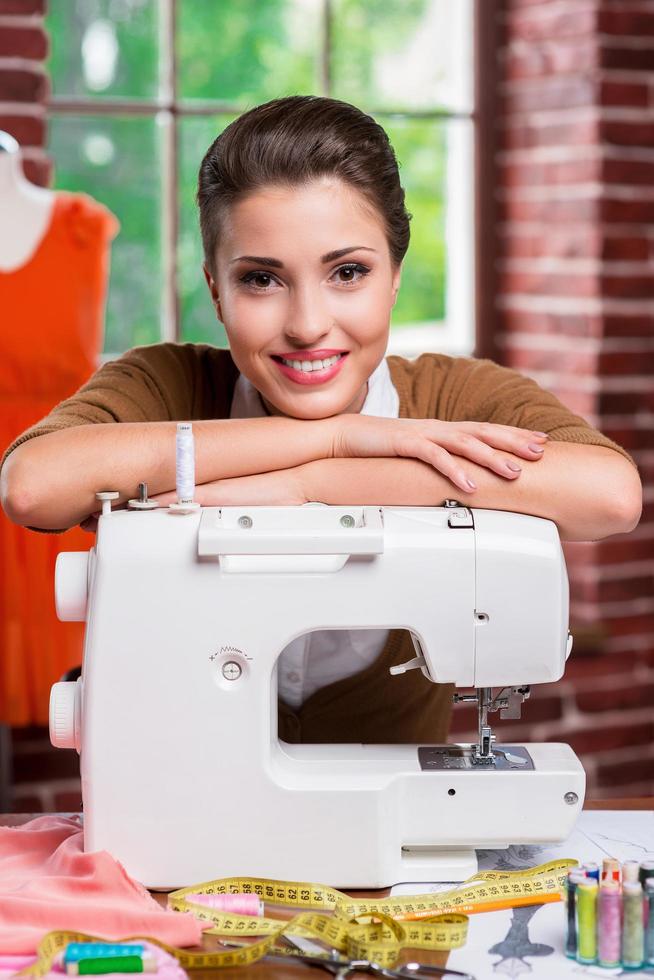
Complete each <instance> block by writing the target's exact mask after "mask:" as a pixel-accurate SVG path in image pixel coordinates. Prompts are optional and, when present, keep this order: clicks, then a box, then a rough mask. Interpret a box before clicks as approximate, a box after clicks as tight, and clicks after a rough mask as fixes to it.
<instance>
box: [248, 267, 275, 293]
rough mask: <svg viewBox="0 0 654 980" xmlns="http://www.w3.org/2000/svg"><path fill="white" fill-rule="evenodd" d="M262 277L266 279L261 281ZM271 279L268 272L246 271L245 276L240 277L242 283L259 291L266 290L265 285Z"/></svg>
mask: <svg viewBox="0 0 654 980" xmlns="http://www.w3.org/2000/svg"><path fill="white" fill-rule="evenodd" d="M262 279H264V280H266V281H265V282H263V283H262V282H261V280H262ZM271 281H272V276H271V275H270V274H269V273H268V272H248V274H247V275H246V276H243V277H242V278H241V282H242V283H243V284H244V285H246V286H250V287H251V288H252V289H254V290H258V291H259V292H260V293H263V292H266V291H267V289H266V287H267V286H268V285H269V284H270V282H271Z"/></svg>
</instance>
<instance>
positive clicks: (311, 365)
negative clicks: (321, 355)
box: [280, 354, 343, 374]
mask: <svg viewBox="0 0 654 980" xmlns="http://www.w3.org/2000/svg"><path fill="white" fill-rule="evenodd" d="M341 357H343V355H342V354H334V356H333V357H326V358H325V360H324V361H321V360H317V361H287V360H286V358H285V357H282V358H280V360H281V362H282V364H286V366H287V367H291V368H295V370H296V371H305V372H306V373H307V374H310V373H311V372H312V371H321V370H322V369H323V368H327V367H331V366H332V364H336V361H338V360H340V358H341Z"/></svg>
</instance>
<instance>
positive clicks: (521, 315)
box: [502, 309, 602, 337]
mask: <svg viewBox="0 0 654 980" xmlns="http://www.w3.org/2000/svg"><path fill="white" fill-rule="evenodd" d="M502 323H503V325H504V327H506V328H507V329H508V330H509V332H512V331H516V332H519V333H522V332H524V333H534V334H545V335H547V334H550V335H551V334H553V333H554V334H560V335H563V336H566V337H598V336H599V335H600V334H601V329H602V318H601V317H600V316H591V315H589V314H582V313H579V314H573V313H533V312H531V311H529V310H514V309H507V310H502Z"/></svg>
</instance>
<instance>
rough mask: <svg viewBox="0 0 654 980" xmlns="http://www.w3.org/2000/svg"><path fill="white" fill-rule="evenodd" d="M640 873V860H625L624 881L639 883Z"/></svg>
mask: <svg viewBox="0 0 654 980" xmlns="http://www.w3.org/2000/svg"><path fill="white" fill-rule="evenodd" d="M639 875H640V864H639V863H638V861H625V862H624V864H623V865H622V881H623V883H626V882H628V883H630V884H638V883H639Z"/></svg>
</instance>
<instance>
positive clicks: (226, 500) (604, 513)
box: [159, 442, 642, 541]
mask: <svg viewBox="0 0 654 980" xmlns="http://www.w3.org/2000/svg"><path fill="white" fill-rule="evenodd" d="M507 455H508V456H509V458H510V454H507ZM513 458H514V459H515V461H516V462H519V464H520V466H521V467H522V472H521V473H520V475H519V477H518V478H517V479H513V480H507V479H505V478H504V477H502V476H499V475H498V474H496V473H494V472H492V471H491V470H490V469H488V468H487V467H485V466H481V465H478V464H476V463H473V462H471V461H466V472H468V473H469V474H470V475H471V476H472V478H473V480H474V482H475V483H476V485H477V489H476V490H475V491H472V492H469V493H466V492H464V491H462V490H461V489H460V488H459V487H456V486H454V484H453V483H451V482H450V480H449V479H447V478H446V477H445V476H443V475H442V474H441V473H439V472H438V471H437V470H436V469H434V467H433V466H430V465H429V464H428V463H425V462H423V461H422V460H418V459H406V458H399V457H384V458H353V459H343V458H335V459H318V460H312V461H310V462H307V463H303V464H301V465H299V466H295V467H292V468H290V469H282V470H276V471H274V472H268V473H262V474H255V475H251V476H242V477H236V478H232V479H226V480H219V481H216V482H212V483H206V484H204V485H203V486H200V487H198V488H197V494H196V497H197V499H198V500H199V501H200V503H202V504H204V505H212V504H223V505H226V506H228V505H230V504H253V505H256V504H302V503H306V502H307V501H321V502H323V503H326V504H385V505H389V506H391V505H405V506H432V507H433V506H438V505H440V504H441V503H442V501H443V500H445V499H446V498H454V499H456V500H459V501H461V502H462V503H464V504H466V505H467V506H470V507H482V508H488V509H492V510H507V511H516V512H518V513H523V514H533V515H534V516H536V517H545V518H548V519H549V520H552V521H554V522H555V524H556V525H557V526H558V529H559V534H560V535H561V538H562V539H563V540H567V541H595V540H598V539H600V538H604V537H607V536H609V535H611V534H621V533H626V532H628V531H632V530H633V529H634V528H635V527H636V525H637V524H638V521H639V520H640V515H641V510H642V487H641V483H640V479H639V476H638V472H637V470H636V469H635V467H634V466H632V464H631V463H630V462H629V461H628V460H627V459H625V458H624V457H623V456H621V455H620V454H619V453H617V452H616V451H615V450H613V449H609V448H606V447H604V446H587V445H581V444H578V443H568V442H550V443H548V445H547V447H546V449H545V452H544V453H543V456H542V458H541V459H538V460H534V461H529V460H526V459H524V458H522V457H518V456H514V457H513ZM159 499H161V500H162V502H168V501H169V499H170V500H172V499H174V494H161V495H160V498H159Z"/></svg>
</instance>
